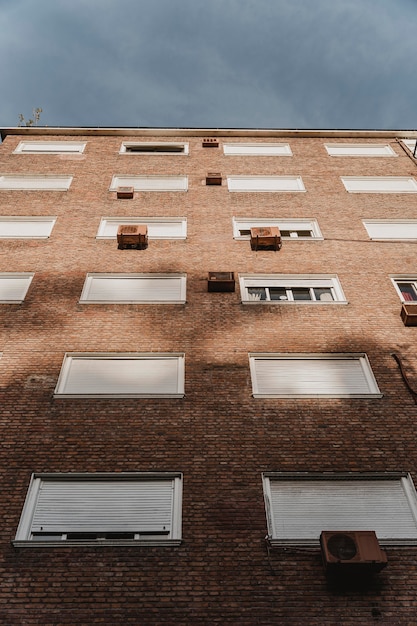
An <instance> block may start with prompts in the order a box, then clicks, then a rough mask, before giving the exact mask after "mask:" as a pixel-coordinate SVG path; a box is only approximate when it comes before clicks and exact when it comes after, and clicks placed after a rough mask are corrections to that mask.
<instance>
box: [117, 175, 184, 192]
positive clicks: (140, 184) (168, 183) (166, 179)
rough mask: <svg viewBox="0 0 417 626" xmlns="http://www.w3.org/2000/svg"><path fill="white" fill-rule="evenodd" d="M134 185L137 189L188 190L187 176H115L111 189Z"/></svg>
mask: <svg viewBox="0 0 417 626" xmlns="http://www.w3.org/2000/svg"><path fill="white" fill-rule="evenodd" d="M118 187H133V189H134V190H135V191H187V189H188V178H187V176H113V179H112V182H111V185H110V189H109V191H117V188H118Z"/></svg>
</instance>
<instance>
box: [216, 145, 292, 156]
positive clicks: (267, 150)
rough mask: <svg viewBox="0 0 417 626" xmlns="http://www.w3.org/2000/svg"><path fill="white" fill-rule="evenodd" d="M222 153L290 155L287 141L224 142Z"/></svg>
mask: <svg viewBox="0 0 417 626" xmlns="http://www.w3.org/2000/svg"><path fill="white" fill-rule="evenodd" d="M223 153H224V154H225V155H231V156H292V155H293V154H292V152H291V148H290V144H288V143H266V142H264V143H260V142H256V143H224V144H223Z"/></svg>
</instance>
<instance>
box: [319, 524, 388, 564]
mask: <svg viewBox="0 0 417 626" xmlns="http://www.w3.org/2000/svg"><path fill="white" fill-rule="evenodd" d="M320 544H321V551H322V556H323V564H324V567H325V570H326V572H327V573H332V572H335V573H352V574H354V573H360V572H363V573H375V572H380V571H381V570H382V569H383V568H384V567H385V566H386V565H387V563H388V561H387V555H386V553H385V552H384V551H383V550H381V548H380V546H379V543H378V539H377V536H376V534H375V532H374V531H373V530H355V531H344V530H335V531H331V530H324V531H323V532H322V533H321V535H320Z"/></svg>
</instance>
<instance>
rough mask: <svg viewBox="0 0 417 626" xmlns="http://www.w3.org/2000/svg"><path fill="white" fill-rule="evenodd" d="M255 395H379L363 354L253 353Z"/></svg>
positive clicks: (252, 369) (251, 358) (252, 368)
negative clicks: (296, 354)
mask: <svg viewBox="0 0 417 626" xmlns="http://www.w3.org/2000/svg"><path fill="white" fill-rule="evenodd" d="M250 363H251V374H252V386H253V395H254V397H255V398H256V397H294V396H305V397H315V396H324V397H355V396H358V397H364V396H368V395H375V394H378V395H379V389H378V386H377V384H376V381H375V379H374V377H373V374H372V371H371V369H370V367H369V364H368V361H367V359H366V357H365V356H364V355H363V356H362V355H359V356H343V355H329V356H310V355H306V356H304V355H302V356H294V355H276V356H275V355H270V356H269V355H264V356H262V355H259V356H256V355H252V356H251V357H250Z"/></svg>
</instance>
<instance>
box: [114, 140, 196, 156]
mask: <svg viewBox="0 0 417 626" xmlns="http://www.w3.org/2000/svg"><path fill="white" fill-rule="evenodd" d="M135 147H137V148H139V150H137V151H135V150H132V148H135ZM152 147H153V148H156V150H155V149H154V150H152ZM147 148H148V149H147ZM164 148H165V150H164ZM170 148H174V150H172V149H171V150H170ZM178 148H179V150H178V151H177V150H175V149H178ZM119 154H134V155H136V156H137V155H140V154H144V155H147V156H149V155H152V156H154V155H162V156H187V155H188V154H189V145H188V143H184V142H182V141H124V142H123V143H122V145H121V146H120V151H119Z"/></svg>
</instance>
